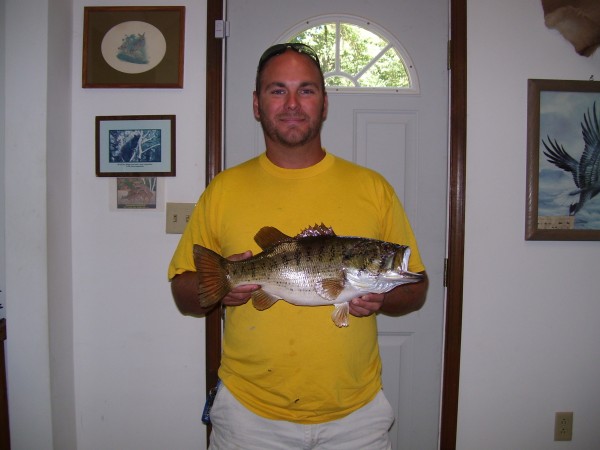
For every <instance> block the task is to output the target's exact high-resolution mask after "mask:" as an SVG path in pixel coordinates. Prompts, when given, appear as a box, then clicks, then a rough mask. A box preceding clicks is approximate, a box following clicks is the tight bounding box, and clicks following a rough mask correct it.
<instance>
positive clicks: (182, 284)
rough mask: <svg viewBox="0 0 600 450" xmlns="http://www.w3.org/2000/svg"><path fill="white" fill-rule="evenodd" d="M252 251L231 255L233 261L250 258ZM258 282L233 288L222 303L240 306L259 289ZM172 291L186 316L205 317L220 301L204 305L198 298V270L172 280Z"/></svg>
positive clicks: (178, 305)
mask: <svg viewBox="0 0 600 450" xmlns="http://www.w3.org/2000/svg"><path fill="white" fill-rule="evenodd" d="M251 256H252V252H250V251H247V252H245V253H239V254H236V255H232V256H230V257H229V258H228V259H230V260H231V261H240V260H242V259H246V258H250V257H251ZM259 288H260V286H259V285H256V284H245V285H242V286H238V287H236V288H234V289H232V290H231V291H230V292H229V293H228V294H227V295H226V296H225V297H223V300H222V303H223V305H225V306H240V305H243V304H244V303H246V302H247V301H248V300H249V299H250V294H252V292H254V291H256V290H257V289H259ZM171 292H172V293H173V299H174V300H175V304H176V305H177V308H178V309H179V311H180V312H181V314H183V315H186V316H194V317H204V316H205V315H206V314H208V313H209V312H210V311H211V310H212V309H213V308H214V307H215V306H216V305H217V304H218V303H215V304H214V305H210V306H208V307H203V306H201V305H200V301H199V300H198V274H197V273H196V272H183V273H181V274H179V275H175V277H174V278H173V279H172V280H171Z"/></svg>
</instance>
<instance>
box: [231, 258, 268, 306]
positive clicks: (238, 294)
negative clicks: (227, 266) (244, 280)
mask: <svg viewBox="0 0 600 450" xmlns="http://www.w3.org/2000/svg"><path fill="white" fill-rule="evenodd" d="M251 256H252V252H251V251H250V250H248V251H245V252H244V253H236V254H235V255H231V256H229V257H228V258H227V259H228V260H230V261H242V260H244V259H248V258H250V257H251ZM258 289H260V285H259V284H243V285H241V286H238V287H235V288H233V289H232V290H231V291H229V293H228V294H227V295H226V296H225V297H223V305H225V306H240V305H243V304H244V303H246V302H247V301H248V300H250V296H251V294H252V293H253V292H254V291H256V290H258Z"/></svg>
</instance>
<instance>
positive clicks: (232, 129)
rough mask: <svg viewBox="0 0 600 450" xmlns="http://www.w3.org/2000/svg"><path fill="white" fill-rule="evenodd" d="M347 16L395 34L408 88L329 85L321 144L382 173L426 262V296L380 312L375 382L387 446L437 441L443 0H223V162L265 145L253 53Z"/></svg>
mask: <svg viewBox="0 0 600 450" xmlns="http://www.w3.org/2000/svg"><path fill="white" fill-rule="evenodd" d="M332 15H340V16H352V17H353V18H364V19H365V23H373V24H377V26H378V27H382V28H383V29H385V30H386V31H387V32H388V33H390V34H392V35H393V36H395V38H396V39H397V40H398V41H399V42H400V43H401V44H402V46H403V47H404V49H405V51H407V52H408V54H409V56H410V58H411V60H412V62H413V63H414V67H415V70H416V72H417V76H418V79H419V88H420V92H419V93H417V94H397V93H391V94H381V93H379V94H365V93H354V94H350V93H335V92H334V91H333V90H331V89H330V90H329V91H328V92H329V115H328V119H327V121H326V123H325V125H324V128H323V144H324V146H325V148H327V150H328V151H329V152H331V153H334V154H336V155H338V156H340V157H343V158H346V159H348V160H353V161H355V162H357V163H359V164H361V165H364V166H367V167H371V168H373V169H375V170H377V171H378V172H380V173H381V174H382V175H384V176H385V177H386V178H387V179H388V180H389V181H390V183H392V185H393V186H394V187H395V189H396V192H397V194H398V196H399V197H400V199H401V201H402V202H403V204H404V206H405V208H406V210H407V213H408V215H409V218H410V220H411V223H412V225H413V228H414V231H415V234H416V236H417V239H418V242H419V247H420V250H421V254H422V257H423V260H424V262H425V265H426V266H427V272H428V274H429V277H430V281H431V283H430V289H429V293H428V296H427V302H426V304H425V306H424V307H423V309H422V310H421V311H419V312H417V313H413V314H410V315H408V316H405V317H402V318H392V317H385V316H380V317H379V319H378V321H379V342H380V346H381V353H382V358H383V383H384V390H385V393H386V395H387V397H388V398H389V399H390V401H391V402H392V406H393V407H394V408H395V410H396V422H395V424H394V427H393V428H392V438H393V441H394V448H395V449H416V450H426V449H435V448H437V447H438V434H439V414H440V397H441V369H442V340H443V335H444V334H443V322H444V321H443V316H444V298H445V290H444V287H443V268H444V257H445V245H446V241H445V237H446V190H447V156H448V142H447V141H448V139H447V128H448V72H447V63H446V61H447V56H446V49H447V40H448V5H447V1H446V0H374V1H368V0H327V1H321V0H303V1H291V0H277V1H276V0H227V21H228V22H229V25H230V34H229V37H228V38H227V40H226V70H225V73H226V86H225V99H226V100H225V111H226V113H225V114H226V117H225V127H226V129H225V166H226V167H231V166H232V165H235V164H238V163H240V162H242V161H245V160H247V159H249V158H251V157H253V156H255V155H258V154H259V153H261V152H262V151H264V141H263V137H262V132H261V131H260V127H259V125H258V124H257V123H256V122H255V120H254V117H253V115H252V91H253V85H254V77H255V71H256V64H257V62H258V59H259V57H260V55H261V53H262V52H263V51H264V50H265V49H266V48H267V47H268V46H270V45H272V44H274V43H277V42H279V41H280V39H282V38H284V37H285V36H286V34H288V32H289V31H290V30H296V29H297V26H298V25H299V24H301V23H303V22H304V23H307V22H310V21H311V20H312V19H315V18H317V17H320V16H332Z"/></svg>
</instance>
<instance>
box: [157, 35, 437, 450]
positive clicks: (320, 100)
mask: <svg viewBox="0 0 600 450" xmlns="http://www.w3.org/2000/svg"><path fill="white" fill-rule="evenodd" d="M327 107H328V98H327V94H326V92H325V85H324V80H323V74H322V72H321V68H320V64H319V60H318V57H317V55H316V54H315V53H314V51H313V50H312V49H311V48H310V47H307V46H305V45H303V44H297V43H288V44H278V45H276V46H273V47H271V48H269V49H268V50H267V51H265V53H264V54H263V56H262V57H261V59H260V62H259V65H258V70H257V76H256V91H255V92H254V94H253V110H254V116H255V118H256V120H258V121H260V123H261V125H262V128H263V132H264V137H265V144H266V151H265V153H263V154H262V155H260V156H259V157H257V158H254V159H251V160H250V161H247V162H245V163H243V164H241V165H239V166H237V167H234V168H231V169H229V170H226V171H224V172H222V173H220V174H219V175H218V176H216V177H215V179H214V180H213V181H212V182H211V183H210V185H209V186H208V187H207V189H206V190H205V192H204V193H203V194H202V196H201V197H200V200H199V202H198V204H197V206H196V208H195V210H194V213H193V214H192V218H191V220H190V223H189V225H188V227H187V229H186V231H185V233H184V234H183V235H182V238H181V241H180V243H179V246H178V248H177V250H176V252H175V254H174V256H173V260H172V261H171V265H170V267H169V278H170V279H171V280H172V282H171V284H172V291H173V296H174V299H175V302H176V304H177V306H178V308H179V309H180V311H181V312H182V313H183V314H187V315H194V316H202V315H204V314H206V313H207V310H206V309H204V308H202V307H201V306H200V305H199V303H198V298H197V293H198V281H197V277H196V274H195V272H194V271H195V268H194V262H193V256H192V248H193V244H201V245H203V246H205V247H208V248H210V249H212V250H214V251H216V252H217V253H220V254H222V255H232V256H231V257H230V259H234V260H239V259H243V258H248V257H250V256H251V255H252V253H253V252H254V253H257V252H259V251H260V248H259V247H258V246H257V245H256V243H255V242H254V240H253V236H254V235H255V234H256V232H257V231H258V230H259V229H260V228H262V227H263V226H266V225H270V226H274V227H276V228H278V229H280V230H281V231H282V232H283V233H285V234H288V235H292V236H293V235H296V234H298V233H299V232H300V231H301V230H302V229H304V228H306V227H308V226H310V225H314V224H315V223H324V224H325V225H327V226H331V227H332V228H333V229H334V231H335V232H336V234H338V235H340V236H342V235H352V236H362V237H367V238H374V239H381V240H387V241H391V242H396V243H399V244H406V245H409V246H410V247H411V249H412V254H411V259H410V262H409V270H411V271H413V272H421V273H423V274H424V281H423V282H420V283H416V284H409V285H403V286H400V287H397V288H395V289H393V290H392V291H390V292H388V293H386V294H367V295H363V296H362V297H360V298H356V299H353V300H352V301H351V303H350V314H351V318H350V325H349V327H347V328H338V327H336V326H335V325H334V324H333V323H332V322H331V318H330V314H331V308H332V307H330V306H316V307H306V306H294V305H291V304H289V303H287V302H281V301H280V302H277V303H276V304H275V305H273V306H272V307H271V308H269V309H268V310H265V311H258V310H256V309H255V308H254V307H253V306H252V303H251V302H248V300H249V298H250V295H251V293H252V292H253V291H255V290H257V289H258V288H259V287H260V286H258V285H245V286H240V287H237V288H234V289H233V290H231V292H229V294H227V295H226V296H225V297H224V298H223V300H222V303H223V305H225V306H226V320H225V327H224V330H225V331H224V336H223V354H222V358H221V366H220V369H219V377H220V379H221V380H222V385H221V386H220V388H219V392H218V394H217V397H216V399H215V403H214V406H213V409H212V411H211V420H212V424H213V432H212V435H211V445H210V448H211V449H233V448H243V449H245V450H250V449H261V450H265V449H286V450H287V449H296V448H298V449H300V448H302V449H303V448H323V449H326V448H327V449H329V448H345V449H370V450H374V449H389V448H391V445H390V440H389V436H388V430H389V428H390V426H391V425H392V423H393V419H394V417H393V411H392V409H391V407H390V405H389V403H388V402H387V400H386V399H385V396H384V395H383V392H382V391H381V377H380V374H381V360H380V356H379V349H378V345H377V323H376V320H375V313H377V312H382V313H386V314H391V315H403V314H407V313H410V312H412V311H415V310H417V309H419V308H420V307H421V306H422V305H423V303H424V301H425V294H426V291H427V285H428V282H427V277H426V275H425V267H424V265H423V263H422V262H421V259H420V256H419V252H418V248H417V244H416V241H415V238H414V236H413V233H412V230H411V228H410V224H409V222H408V220H407V218H406V216H405V214H404V210H403V208H402V206H401V204H400V202H399V200H398V198H397V197H396V194H395V193H394V191H393V188H392V187H391V186H390V185H389V183H388V182H387V181H386V180H384V179H383V178H382V177H381V176H380V175H379V174H377V173H375V172H373V171H371V170H369V169H366V168H363V167H359V166H357V165H355V164H352V163H350V162H347V161H344V160H342V159H340V158H337V157H335V156H333V155H332V154H331V153H328V152H326V151H325V150H324V149H323V148H322V146H321V137H320V131H321V126H322V124H323V122H324V121H325V119H326V117H327Z"/></svg>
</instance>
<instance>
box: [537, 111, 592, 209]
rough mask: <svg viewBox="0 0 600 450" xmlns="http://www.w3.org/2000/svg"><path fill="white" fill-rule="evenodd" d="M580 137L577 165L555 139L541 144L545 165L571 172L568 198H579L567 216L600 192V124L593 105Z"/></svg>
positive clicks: (585, 116)
mask: <svg viewBox="0 0 600 450" xmlns="http://www.w3.org/2000/svg"><path fill="white" fill-rule="evenodd" d="M581 133H582V135H583V153H582V154H581V157H580V158H579V161H577V160H576V159H575V158H573V157H572V156H571V155H570V154H569V153H568V152H567V151H566V150H565V148H564V146H563V145H562V144H560V143H559V142H558V141H557V140H556V139H552V138H550V136H547V137H546V140H542V143H543V145H544V147H545V148H546V150H545V151H544V155H545V156H546V159H547V160H548V162H550V163H552V164H554V165H555V166H556V167H558V168H559V169H562V170H564V171H566V172H570V173H571V175H572V177H573V181H574V182H575V186H576V188H577V189H574V190H572V191H571V192H569V196H573V197H575V196H578V200H577V201H576V202H574V203H572V204H571V205H570V206H569V215H570V216H574V215H575V214H577V213H578V212H579V211H580V210H581V209H582V208H583V206H584V205H585V204H586V203H587V202H588V201H590V200H591V199H592V198H594V197H595V196H596V195H598V193H599V192H600V121H599V120H598V115H597V113H596V103H595V102H594V104H593V106H592V109H591V110H590V109H588V110H587V113H585V114H584V115H583V121H582V122H581Z"/></svg>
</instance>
